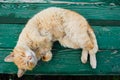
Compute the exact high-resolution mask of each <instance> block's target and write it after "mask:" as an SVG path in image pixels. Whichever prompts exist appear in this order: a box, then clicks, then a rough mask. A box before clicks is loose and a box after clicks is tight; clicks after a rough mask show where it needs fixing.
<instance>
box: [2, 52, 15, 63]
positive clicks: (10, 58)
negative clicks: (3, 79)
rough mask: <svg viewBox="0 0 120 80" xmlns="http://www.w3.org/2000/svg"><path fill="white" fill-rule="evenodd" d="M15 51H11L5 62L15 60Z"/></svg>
mask: <svg viewBox="0 0 120 80" xmlns="http://www.w3.org/2000/svg"><path fill="white" fill-rule="evenodd" d="M13 57H14V53H13V52H12V53H10V54H9V55H8V56H7V57H6V58H5V59H4V61H5V62H13Z"/></svg>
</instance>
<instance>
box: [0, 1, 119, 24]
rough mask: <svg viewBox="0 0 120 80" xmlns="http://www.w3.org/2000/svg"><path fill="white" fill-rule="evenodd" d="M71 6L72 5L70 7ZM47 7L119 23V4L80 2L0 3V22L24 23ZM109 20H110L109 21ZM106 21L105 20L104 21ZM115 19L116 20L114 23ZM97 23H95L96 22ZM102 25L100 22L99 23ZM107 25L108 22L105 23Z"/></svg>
mask: <svg viewBox="0 0 120 80" xmlns="http://www.w3.org/2000/svg"><path fill="white" fill-rule="evenodd" d="M71 6H72V7H71ZM48 7H61V8H66V9H70V10H73V11H76V12H78V13H80V14H82V15H83V16H84V17H85V18H87V19H88V20H89V21H91V22H92V21H93V22H92V24H95V21H97V22H98V23H99V21H102V20H103V22H100V23H103V24H105V23H108V21H109V24H111V23H112V24H113V25H116V24H118V25H120V15H119V13H120V6H105V5H104V6H102V5H95V4H93V5H81V4H64V5H63V4H48V3H44V4H37V3H36V4H35V3H34V4H32V3H31V4H27V3H26V4H23V3H21V4H17V3H11V4H9V3H0V19H2V20H0V23H14V24H15V23H26V22H27V20H28V19H29V18H31V17H32V16H33V15H34V14H36V13H38V12H39V11H41V10H43V9H45V8H48ZM110 20H111V22H110ZM105 21H106V22H105ZM115 21H117V22H116V23H115ZM98 23H97V24H98ZM99 25H102V24H99ZM107 25H108V24H107Z"/></svg>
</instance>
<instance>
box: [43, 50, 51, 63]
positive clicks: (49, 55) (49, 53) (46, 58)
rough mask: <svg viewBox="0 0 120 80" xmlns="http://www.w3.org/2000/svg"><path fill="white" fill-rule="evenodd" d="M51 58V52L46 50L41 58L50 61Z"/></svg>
mask: <svg viewBox="0 0 120 80" xmlns="http://www.w3.org/2000/svg"><path fill="white" fill-rule="evenodd" d="M51 59H52V53H51V52H48V53H46V54H45V55H44V56H43V57H42V60H43V61H46V62H47V61H50V60H51Z"/></svg>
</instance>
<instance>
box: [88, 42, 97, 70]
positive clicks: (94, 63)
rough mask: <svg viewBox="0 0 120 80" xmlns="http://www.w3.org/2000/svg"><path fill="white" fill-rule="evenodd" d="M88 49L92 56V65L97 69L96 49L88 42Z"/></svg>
mask: <svg viewBox="0 0 120 80" xmlns="http://www.w3.org/2000/svg"><path fill="white" fill-rule="evenodd" d="M86 49H87V50H88V52H89V55H90V65H91V66H92V68H93V69H95V68H96V66H97V60H96V51H97V50H96V49H95V46H94V44H93V43H92V42H91V41H88V43H87V45H86Z"/></svg>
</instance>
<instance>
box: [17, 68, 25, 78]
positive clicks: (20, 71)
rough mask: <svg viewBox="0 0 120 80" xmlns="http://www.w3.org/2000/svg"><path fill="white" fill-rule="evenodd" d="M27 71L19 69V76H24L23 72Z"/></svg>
mask: <svg viewBox="0 0 120 80" xmlns="http://www.w3.org/2000/svg"><path fill="white" fill-rule="evenodd" d="M25 72H26V70H25V69H18V73H17V76H18V77H19V78H20V77H22V76H23V74H24V73H25Z"/></svg>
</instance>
